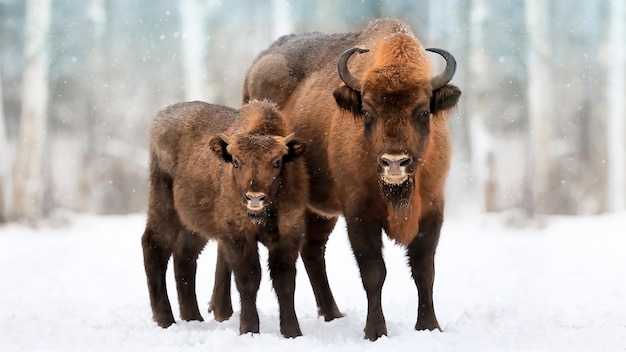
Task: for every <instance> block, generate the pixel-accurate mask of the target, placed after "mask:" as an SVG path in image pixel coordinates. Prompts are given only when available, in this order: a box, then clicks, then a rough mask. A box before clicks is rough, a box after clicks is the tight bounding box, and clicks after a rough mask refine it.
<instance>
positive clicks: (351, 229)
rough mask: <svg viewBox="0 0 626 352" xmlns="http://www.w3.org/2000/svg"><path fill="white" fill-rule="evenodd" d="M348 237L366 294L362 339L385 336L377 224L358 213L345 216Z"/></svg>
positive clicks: (379, 236) (381, 262)
mask: <svg viewBox="0 0 626 352" xmlns="http://www.w3.org/2000/svg"><path fill="white" fill-rule="evenodd" d="M346 223H347V224H348V238H349V239H350V244H351V245H352V252H353V253H354V257H355V258H356V262H357V264H358V266H359V270H360V272H361V281H362V282H363V288H364V289H365V294H366V295H367V320H366V322H365V329H364V331H365V338H366V339H368V340H371V341H375V340H377V339H378V338H379V337H381V336H383V335H387V323H386V322H385V316H384V315H383V308H382V304H381V301H382V299H381V296H382V289H383V283H384V282H385V277H386V276H387V269H386V268H385V262H384V260H383V255H382V246H383V244H382V238H381V228H382V227H381V225H380V224H379V223H376V222H375V221H371V220H369V219H367V218H366V217H362V216H350V215H346Z"/></svg>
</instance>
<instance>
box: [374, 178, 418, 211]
mask: <svg viewBox="0 0 626 352" xmlns="http://www.w3.org/2000/svg"><path fill="white" fill-rule="evenodd" d="M378 183H379V185H380V192H381V194H382V196H383V199H384V200H385V201H386V202H387V204H389V205H391V207H393V208H394V209H399V208H406V207H408V206H409V204H410V203H411V196H412V195H413V188H414V183H415V181H414V180H413V177H409V178H408V179H407V180H406V181H404V182H403V183H401V184H399V185H398V184H389V183H386V182H384V181H383V180H379V181H378Z"/></svg>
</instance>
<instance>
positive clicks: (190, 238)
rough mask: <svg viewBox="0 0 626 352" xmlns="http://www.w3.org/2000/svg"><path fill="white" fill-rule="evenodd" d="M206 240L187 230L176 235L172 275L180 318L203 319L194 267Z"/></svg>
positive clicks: (187, 319) (188, 319)
mask: <svg viewBox="0 0 626 352" xmlns="http://www.w3.org/2000/svg"><path fill="white" fill-rule="evenodd" d="M206 242H207V241H206V240H205V239H204V238H202V237H200V236H199V235H197V234H194V233H192V232H190V231H187V230H183V231H181V233H180V235H179V236H178V241H177V243H176V250H175V251H174V277H175V278H176V289H177V291H178V304H179V306H180V318H181V319H182V320H186V321H190V320H198V321H203V319H202V315H200V310H199V309H198V299H197V298H196V267H197V260H198V255H199V254H200V252H201V251H202V249H203V248H204V245H205V244H206Z"/></svg>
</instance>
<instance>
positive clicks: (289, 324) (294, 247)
mask: <svg viewBox="0 0 626 352" xmlns="http://www.w3.org/2000/svg"><path fill="white" fill-rule="evenodd" d="M299 247H300V241H299V237H298V236H297V235H296V236H284V237H282V238H281V239H280V240H279V241H278V243H272V244H270V245H269V246H268V249H269V258H268V261H269V270H270V277H271V279H272V284H273V286H274V292H276V296H277V298H278V306H279V310H280V333H281V334H282V335H283V336H284V337H297V336H302V331H300V324H299V323H298V317H297V316H296V310H295V307H294V293H295V290H296V259H297V258H298V248H299Z"/></svg>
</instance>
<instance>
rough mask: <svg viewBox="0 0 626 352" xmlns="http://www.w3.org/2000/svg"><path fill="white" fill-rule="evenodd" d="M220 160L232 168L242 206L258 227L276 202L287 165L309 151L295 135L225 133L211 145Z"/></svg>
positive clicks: (231, 172)
mask: <svg viewBox="0 0 626 352" xmlns="http://www.w3.org/2000/svg"><path fill="white" fill-rule="evenodd" d="M210 147H211V149H212V150H213V151H214V152H215V153H216V154H217V155H218V157H219V158H220V159H221V160H222V161H224V162H227V163H229V164H230V166H229V169H228V170H229V172H227V174H229V173H230V174H231V175H232V178H233V181H234V185H235V188H236V192H237V197H240V199H241V204H242V206H243V207H245V208H246V211H247V213H248V216H249V217H250V218H251V219H252V220H253V221H254V222H256V223H261V222H263V221H264V220H265V219H266V217H267V215H268V214H269V212H268V211H269V209H270V206H271V205H272V203H273V202H274V201H275V198H276V194H277V191H278V189H279V187H280V183H281V175H282V174H281V170H282V167H283V164H284V163H288V162H291V161H293V160H294V159H296V158H298V157H299V156H301V155H302V154H303V153H304V151H305V150H306V144H305V143H304V142H302V141H300V140H298V139H296V138H294V134H293V133H292V134H290V135H288V136H286V137H281V136H271V135H261V134H250V133H240V134H234V135H231V136H228V135H226V134H223V133H221V134H220V135H219V136H217V137H214V138H213V139H212V140H211V142H210Z"/></svg>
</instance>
